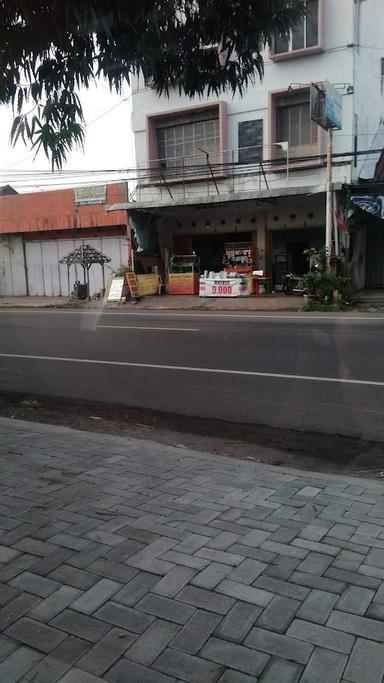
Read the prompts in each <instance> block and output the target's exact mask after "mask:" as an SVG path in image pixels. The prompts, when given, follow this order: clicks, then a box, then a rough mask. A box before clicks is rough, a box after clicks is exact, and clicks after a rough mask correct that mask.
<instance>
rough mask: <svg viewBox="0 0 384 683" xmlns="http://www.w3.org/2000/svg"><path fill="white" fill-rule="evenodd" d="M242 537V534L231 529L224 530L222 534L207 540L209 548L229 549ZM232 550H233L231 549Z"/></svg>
mask: <svg viewBox="0 0 384 683" xmlns="http://www.w3.org/2000/svg"><path fill="white" fill-rule="evenodd" d="M239 538H240V534H234V533H231V532H230V531H223V532H222V533H221V534H219V535H218V536H216V538H212V539H211V540H210V541H208V543H207V540H206V541H205V543H206V546H207V547H208V548H213V549H214V550H227V549H228V548H230V547H231V546H232V545H233V544H234V543H237V541H238V540H239ZM231 552H232V551H231Z"/></svg>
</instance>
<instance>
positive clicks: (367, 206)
mask: <svg viewBox="0 0 384 683" xmlns="http://www.w3.org/2000/svg"><path fill="white" fill-rule="evenodd" d="M351 202H352V204H354V205H355V206H357V207H358V208H359V209H362V211H366V212H367V213H370V214H371V216H375V217H376V218H382V219H384V196H383V195H378V196H377V197H373V196H362V197H351Z"/></svg>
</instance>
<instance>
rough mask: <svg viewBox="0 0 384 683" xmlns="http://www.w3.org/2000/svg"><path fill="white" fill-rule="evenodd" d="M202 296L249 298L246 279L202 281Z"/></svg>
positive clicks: (200, 291) (208, 279)
mask: <svg viewBox="0 0 384 683" xmlns="http://www.w3.org/2000/svg"><path fill="white" fill-rule="evenodd" d="M199 295H200V296H206V297H212V296H218V297H227V298H230V297H236V296H247V295H248V287H247V281H246V279H245V278H228V279H216V280H214V279H210V278H207V279H206V278H201V279H200V290H199Z"/></svg>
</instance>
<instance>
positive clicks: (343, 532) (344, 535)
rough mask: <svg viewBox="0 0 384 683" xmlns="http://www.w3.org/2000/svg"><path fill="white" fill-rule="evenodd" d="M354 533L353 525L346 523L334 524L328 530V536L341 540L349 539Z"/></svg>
mask: <svg viewBox="0 0 384 683" xmlns="http://www.w3.org/2000/svg"><path fill="white" fill-rule="evenodd" d="M354 533H355V527H354V526H350V525H348V524H339V523H338V524H334V525H333V527H332V528H331V529H330V530H329V531H328V536H332V537H333V538H338V539H340V540H342V541H349V539H350V538H351V536H352V535H353V534H354Z"/></svg>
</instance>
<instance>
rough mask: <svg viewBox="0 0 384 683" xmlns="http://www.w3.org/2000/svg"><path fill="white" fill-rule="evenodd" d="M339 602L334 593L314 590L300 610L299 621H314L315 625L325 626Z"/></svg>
mask: <svg viewBox="0 0 384 683" xmlns="http://www.w3.org/2000/svg"><path fill="white" fill-rule="evenodd" d="M337 600H338V596H337V595H335V594H334V593H326V592H325V591H318V590H312V591H311V592H310V594H309V595H308V597H307V598H306V599H305V600H304V602H303V604H302V605H301V607H300V608H299V610H298V612H297V614H296V616H297V618H298V619H304V620H305V621H313V622H314V623H315V624H325V622H326V621H327V619H328V617H329V615H330V614H331V612H332V610H333V609H334V607H335V605H336V603H337Z"/></svg>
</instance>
